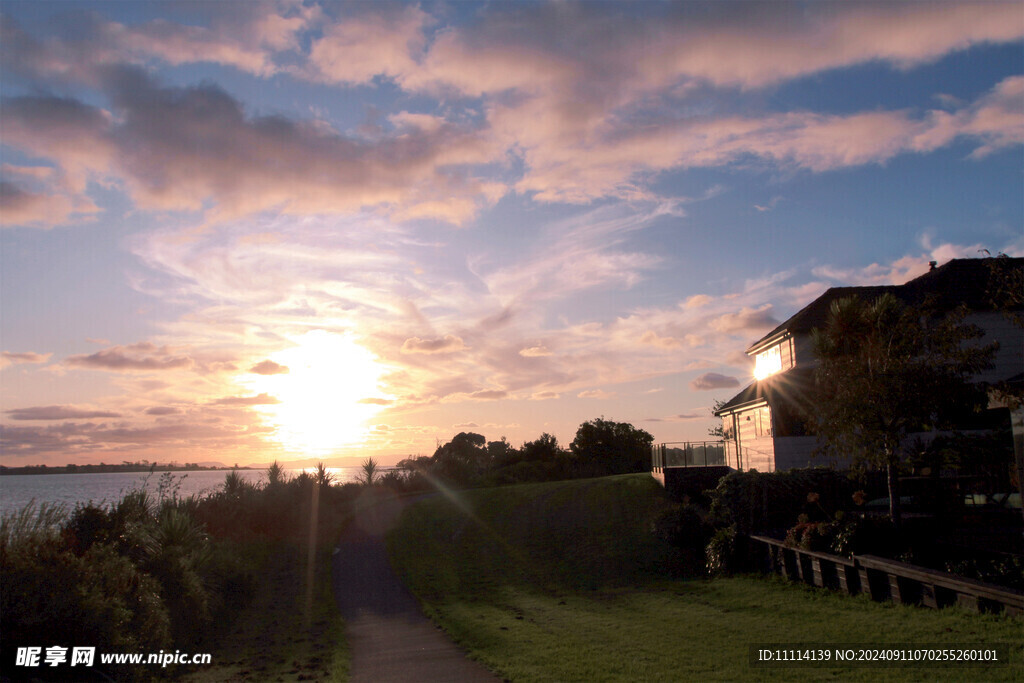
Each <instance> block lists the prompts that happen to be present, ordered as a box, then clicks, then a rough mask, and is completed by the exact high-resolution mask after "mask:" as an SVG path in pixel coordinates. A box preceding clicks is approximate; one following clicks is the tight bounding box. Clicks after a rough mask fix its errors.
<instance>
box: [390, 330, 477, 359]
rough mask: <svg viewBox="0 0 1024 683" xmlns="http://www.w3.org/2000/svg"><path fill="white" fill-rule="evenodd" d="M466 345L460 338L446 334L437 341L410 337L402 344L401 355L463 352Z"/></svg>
mask: <svg viewBox="0 0 1024 683" xmlns="http://www.w3.org/2000/svg"><path fill="white" fill-rule="evenodd" d="M465 349H466V345H465V344H464V343H463V341H462V339H461V338H460V337H456V336H455V335H452V334H446V335H445V336H444V337H442V338H439V339H420V338H419V337H410V338H409V339H406V340H405V341H404V342H403V343H402V353H406V354H410V353H422V354H427V355H433V354H438V353H455V352H457V351H464V350H465Z"/></svg>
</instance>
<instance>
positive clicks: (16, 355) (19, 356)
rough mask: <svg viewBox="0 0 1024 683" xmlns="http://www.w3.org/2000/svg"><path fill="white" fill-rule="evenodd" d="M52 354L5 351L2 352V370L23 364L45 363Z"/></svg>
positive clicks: (0, 355) (0, 364)
mask: <svg viewBox="0 0 1024 683" xmlns="http://www.w3.org/2000/svg"><path fill="white" fill-rule="evenodd" d="M52 355H53V354H52V353H35V352H34V351H21V352H18V351H3V352H0V369H3V368H6V367H9V366H11V365H19V364H21V363H35V364H38V363H45V362H46V361H48V360H50V356H52Z"/></svg>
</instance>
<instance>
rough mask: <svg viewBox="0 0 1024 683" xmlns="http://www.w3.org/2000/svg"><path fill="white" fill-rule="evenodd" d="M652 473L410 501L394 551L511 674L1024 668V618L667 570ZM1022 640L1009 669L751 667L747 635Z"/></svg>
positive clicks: (457, 632) (967, 673)
mask: <svg viewBox="0 0 1024 683" xmlns="http://www.w3.org/2000/svg"><path fill="white" fill-rule="evenodd" d="M664 504H665V502H664V500H663V498H662V496H661V491H660V489H659V488H658V486H657V484H656V483H654V481H653V480H652V479H651V478H650V477H649V476H647V475H627V476H622V477H609V478H604V479H595V480H584V481H572V482H556V483H552V484H538V485H527V486H515V487H504V488H498V489H488V490H478V491H471V492H465V493H457V494H455V496H454V497H452V498H448V499H446V498H438V499H434V500H428V501H424V502H423V503H420V504H419V505H416V506H414V507H412V508H410V509H409V510H407V511H406V513H405V515H404V517H403V519H402V523H401V525H400V526H399V528H398V529H396V530H395V532H393V533H392V535H391V537H390V538H389V541H390V548H391V553H392V558H393V561H394V562H395V565H396V568H397V569H398V571H399V572H400V573H401V574H402V575H403V576H404V578H405V580H406V581H407V583H408V585H409V586H410V588H411V589H412V590H413V592H414V593H415V594H416V595H417V596H418V597H419V598H420V600H421V602H422V604H423V606H424V608H425V609H426V611H427V613H428V614H429V615H430V616H431V617H432V618H434V619H435V620H436V621H437V622H438V623H439V624H440V625H441V626H442V627H443V628H445V629H446V630H447V631H448V632H449V633H450V634H451V635H452V636H453V637H454V638H455V640H456V641H457V642H459V643H460V644H461V645H462V646H463V647H465V648H467V649H468V650H469V652H470V653H471V655H472V656H473V657H475V658H477V659H480V660H481V661H483V662H484V663H485V664H487V665H488V666H490V667H491V668H492V669H493V670H494V671H496V672H497V673H499V674H500V675H502V676H504V677H506V678H508V679H511V680H514V681H549V680H551V681H553V680H557V681H574V680H576V681H600V680H644V681H658V680H666V681H668V680H681V679H684V680H685V679H691V678H699V679H702V680H703V679H711V680H737V679H749V678H773V679H780V680H788V679H792V678H794V677H797V676H798V677H800V678H801V679H804V678H813V679H818V680H822V679H841V680H876V679H878V678H879V677H880V676H885V677H886V678H887V679H892V680H921V679H922V678H923V677H925V678H929V679H937V680H962V679H964V678H965V677H966V678H975V679H984V680H1024V670H1022V668H1021V667H1020V664H1019V663H1020V662H1021V658H1022V655H1024V652H1022V649H1024V648H1022V646H1021V644H1020V643H1021V638H1020V633H1021V621H1020V620H1019V619H1018V620H1011V619H1007V618H1001V617H992V616H978V615H971V614H966V613H963V612H961V611H959V610H956V609H948V610H943V611H939V612H935V611H930V610H924V609H918V608H911V607H903V606H893V605H881V604H875V603H872V602H870V601H869V600H867V599H866V598H850V597H846V596H841V595H838V594H832V593H829V592H826V591H820V590H815V589H811V588H808V587H803V586H797V585H790V584H787V583H784V582H782V581H781V580H772V579H761V578H754V577H736V578H730V579H717V580H714V581H706V580H700V579H695V580H684V579H669V578H665V577H666V574H665V569H666V568H667V567H669V566H670V565H671V564H672V563H673V561H674V560H676V559H678V558H676V557H674V554H673V551H672V549H671V548H668V547H666V546H664V545H662V544H661V543H659V542H657V541H656V540H654V539H653V538H651V536H650V535H649V533H648V531H649V528H650V522H651V521H652V519H653V518H654V516H655V515H656V514H657V512H658V511H659V510H660V509H661V508H662V507H663V506H664ZM763 642H774V643H836V644H838V643H875V644H879V645H883V644H894V643H929V644H931V643H944V644H947V645H950V646H955V645H963V644H966V643H995V642H1004V643H1015V644H1016V646H1015V648H1016V649H1015V651H1014V661H1015V662H1016V666H1015V667H1014V668H1008V669H991V668H990V669H986V670H984V671H982V670H978V669H959V670H949V669H945V670H944V669H920V668H918V669H886V670H882V669H877V668H870V669H850V668H845V669H780V670H765V669H756V670H755V669H751V668H750V667H749V666H748V663H747V656H748V655H747V653H748V647H749V645H750V644H754V643H763Z"/></svg>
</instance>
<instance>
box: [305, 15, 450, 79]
mask: <svg viewBox="0 0 1024 683" xmlns="http://www.w3.org/2000/svg"><path fill="white" fill-rule="evenodd" d="M430 21H431V19H430V17H429V16H428V15H427V14H426V13H424V12H423V11H422V10H421V9H419V8H418V7H402V8H399V7H394V6H385V7H384V8H383V9H381V8H380V7H379V6H378V7H375V8H374V10H373V11H363V12H360V13H359V14H356V15H353V16H346V17H344V18H342V19H341V20H340V21H338V22H336V23H334V24H331V25H329V26H328V27H327V28H326V29H325V30H324V32H323V35H322V36H321V37H320V38H318V39H316V40H314V41H313V43H312V46H311V48H310V53H309V61H308V64H307V66H306V68H305V71H304V74H303V75H305V76H306V77H307V78H310V79H312V80H318V81H324V82H328V83H346V84H357V83H367V82H369V81H370V80H372V79H373V78H374V77H375V76H385V77H389V78H395V77H398V76H401V75H402V74H407V73H410V72H412V71H415V70H416V68H417V66H416V61H415V59H414V56H415V55H417V54H418V53H419V52H421V51H422V49H423V47H424V43H425V38H424V34H423V31H424V28H425V26H426V24H427V23H429V22H430Z"/></svg>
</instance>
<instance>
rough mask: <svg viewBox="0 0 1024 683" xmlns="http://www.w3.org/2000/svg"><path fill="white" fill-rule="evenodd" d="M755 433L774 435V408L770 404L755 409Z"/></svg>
mask: <svg viewBox="0 0 1024 683" xmlns="http://www.w3.org/2000/svg"><path fill="white" fill-rule="evenodd" d="M754 433H755V434H757V435H758V436H771V435H772V409H771V408H769V407H768V406H765V407H763V408H758V409H757V410H756V411H754Z"/></svg>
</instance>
